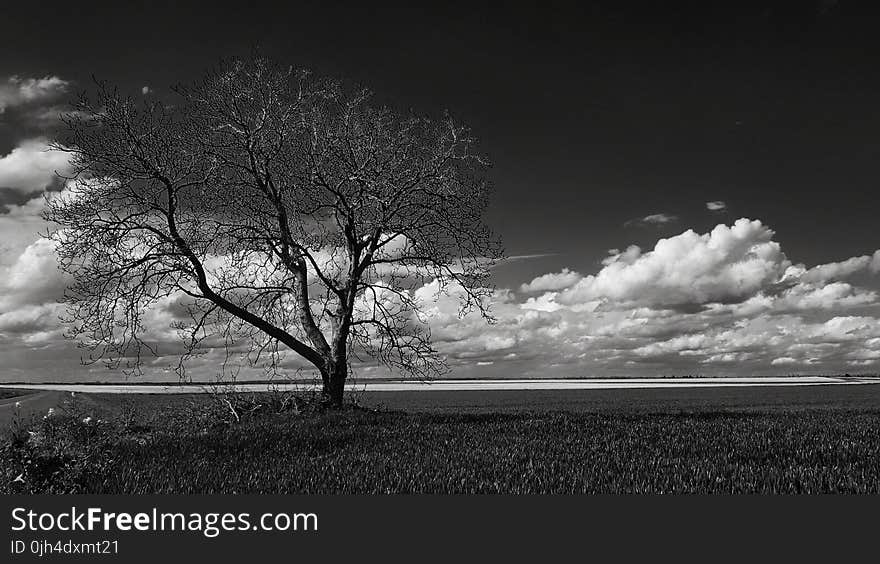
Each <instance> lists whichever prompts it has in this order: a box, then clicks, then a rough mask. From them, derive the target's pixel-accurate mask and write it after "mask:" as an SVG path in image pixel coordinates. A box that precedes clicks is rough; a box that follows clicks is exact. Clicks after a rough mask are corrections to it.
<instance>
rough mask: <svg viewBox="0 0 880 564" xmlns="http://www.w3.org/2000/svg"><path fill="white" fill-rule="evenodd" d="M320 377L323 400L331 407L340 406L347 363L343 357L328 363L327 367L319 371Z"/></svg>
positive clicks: (343, 392) (346, 373)
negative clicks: (322, 387)
mask: <svg viewBox="0 0 880 564" xmlns="http://www.w3.org/2000/svg"><path fill="white" fill-rule="evenodd" d="M340 360H341V362H340ZM321 378H322V380H323V383H324V389H323V396H324V401H325V402H326V403H327V404H328V405H330V406H331V407H342V399H343V396H344V395H345V380H346V378H348V363H347V362H346V361H345V359H337V360H335V361H333V362H330V363H328V366H327V368H326V369H325V370H322V371H321Z"/></svg>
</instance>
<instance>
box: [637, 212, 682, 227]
mask: <svg viewBox="0 0 880 564" xmlns="http://www.w3.org/2000/svg"><path fill="white" fill-rule="evenodd" d="M677 221H678V216H675V215H672V214H668V213H654V214H651V215H646V216H645V217H640V218H638V219H630V220H629V221H627V222H626V223H624V225H666V224H669V223H675V222H677Z"/></svg>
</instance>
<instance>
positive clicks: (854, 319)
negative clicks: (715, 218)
mask: <svg viewBox="0 0 880 564" xmlns="http://www.w3.org/2000/svg"><path fill="white" fill-rule="evenodd" d="M28 205H30V204H28ZM36 207H38V206H37V204H34V208H35V209H36ZM31 211H34V210H31ZM16 213H19V214H21V217H26V216H27V214H28V213H30V212H27V211H26V209H25V206H17V207H16ZM0 218H2V216H0ZM395 243H399V244H389V246H388V250H387V251H386V252H388V253H390V254H396V253H400V252H402V251H403V250H405V249H406V246H407V245H406V241H404V240H401V241H400V242H395ZM621 248H623V247H621ZM53 261H54V257H53V249H52V248H51V245H50V244H49V243H48V242H47V241H38V242H33V243H32V244H30V245H28V246H26V247H25V248H24V249H22V250H21V252H19V253H17V254H16V255H15V257H14V260H11V261H9V262H8V263H7V266H6V267H3V266H2V265H0V268H2V269H3V270H0V337H2V338H0V346H9V343H12V342H14V343H18V344H19V345H18V346H20V347H37V346H45V345H46V343H50V342H56V341H57V340H58V339H60V337H59V324H58V322H57V314H58V313H59V312H60V309H59V308H60V306H59V305H58V304H57V303H56V300H57V299H58V297H59V296H60V294H61V291H62V289H63V286H64V285H65V283H66V280H65V279H64V277H63V275H62V274H61V273H60V272H58V271H57V268H56V267H55V266H54V263H53ZM319 262H321V263H322V264H323V265H325V266H326V268H327V269H328V271H332V266H333V263H334V260H333V256H332V253H326V256H324V255H321V257H320V260H319ZM877 263H880V251H878V252H877V253H874V254H872V255H865V256H856V257H851V258H847V259H842V260H840V261H837V262H829V263H826V264H822V265H818V266H814V267H812V268H807V267H805V266H804V265H802V264H793V263H792V262H791V261H790V260H789V258H788V257H787V256H786V255H785V253H783V251H782V247H781V244H780V243H779V242H777V241H775V240H774V232H773V231H772V230H771V229H770V228H769V227H768V226H766V225H764V224H763V223H762V222H760V221H757V220H749V219H740V220H738V221H736V222H734V223H733V225H723V224H722V225H718V226H716V227H715V228H714V229H712V230H710V231H708V232H706V233H696V232H694V231H692V230H687V231H684V232H682V233H680V234H678V235H675V236H673V237H669V238H665V239H660V240H659V241H657V242H656V244H655V245H654V246H653V248H651V249H648V250H643V249H642V248H640V247H638V246H634V245H631V246H629V247H626V248H625V249H624V250H619V249H612V250H611V251H609V254H608V256H607V257H606V259H605V260H604V261H602V265H601V266H600V267H599V268H598V269H597V272H594V273H592V274H590V273H581V272H577V271H574V270H571V269H569V268H563V269H562V270H559V271H556V272H550V273H547V274H543V275H541V276H538V277H536V278H534V279H533V280H531V281H525V282H524V283H523V284H521V285H518V286H516V289H517V290H518V292H514V291H511V290H508V289H499V290H496V291H495V292H494V293H493V294H492V296H491V297H490V298H489V300H488V301H489V302H491V304H490V305H491V311H492V314H493V316H494V318H495V322H494V323H492V324H487V323H486V322H485V321H484V320H483V319H482V318H481V317H480V316H479V314H478V313H477V312H475V311H470V312H462V311H461V307H460V306H461V301H460V300H461V298H462V290H461V289H460V288H458V287H456V286H455V285H449V286H447V287H445V289H444V288H442V287H441V286H440V285H439V284H438V283H437V282H436V281H434V282H430V283H427V284H424V285H421V286H419V287H416V288H414V289H413V290H412V291H411V298H412V299H413V300H414V301H416V302H418V303H420V304H421V305H422V306H423V315H422V316H420V317H419V318H418V319H417V320H416V319H413V322H414V323H415V322H418V323H424V324H425V325H426V326H427V328H429V329H430V331H431V334H432V338H433V341H434V345H435V347H436V348H437V350H438V351H439V352H440V353H441V354H442V355H444V356H445V357H446V358H447V360H448V362H449V363H450V365H451V366H452V367H453V369H454V370H456V372H455V374H457V375H461V376H468V375H493V376H494V375H497V376H505V375H510V374H516V375H517V376H521V377H541V376H548V375H553V376H586V375H619V376H628V375H656V374H692V373H704V374H715V375H734V374H744V373H748V374H778V373H789V372H812V373H830V372H843V371H846V370H851V371H868V372H870V371H876V370H878V369H880V298H878V295H877V291H876V290H872V289H870V288H864V287H860V286H859V285H858V281H859V280H863V278H857V277H855V275H856V274H858V273H863V274H864V273H867V272H870V271H871V269H872V268H873V267H874V265H876V264H877ZM225 264H226V263H225V262H224V261H223V260H221V257H218V258H217V264H216V265H215V264H213V263H212V266H213V267H214V268H221V267H223V266H224V265H225ZM371 299H375V300H382V301H383V304H384V305H386V306H388V307H391V306H393V305H394V300H396V299H400V298H399V296H396V295H393V294H392V293H387V294H385V293H382V292H380V293H379V294H377V295H376V296H370V297H365V298H364V299H363V300H362V301H363V303H359V307H361V308H366V309H367V310H369V308H370V307H371V304H370V303H369V300H371ZM184 306H185V304H184V302H183V301H181V299H180V297H179V296H170V297H169V298H167V299H165V300H162V301H161V302H160V303H159V304H157V305H156V306H155V308H154V310H153V311H149V312H146V315H145V318H144V319H145V324H146V325H147V326H148V327H147V330H148V331H147V333H148V334H147V336H148V338H150V339H151V340H153V341H156V342H161V343H163V348H162V350H166V351H167V350H174V348H173V346H171V343H172V342H174V341H175V339H176V334H175V331H174V330H173V328H172V324H173V323H174V322H175V321H178V320H180V319H181V318H183V317H184V314H185V311H184ZM53 340H54V341H53ZM166 345H167V346H166ZM218 350H219V349H218ZM217 354H219V353H218V351H209V352H208V354H206V356H205V357H204V359H202V360H199V361H198V362H199V363H201V364H199V367H200V368H199V370H201V372H200V373H202V374H205V375H211V374H212V372H211V371H212V366H214V367H215V368H216V364H217V363H216V362H214V360H212V361H211V362H214V364H211V362H208V360H206V359H215V360H216V358H215V357H216V355H217ZM212 355H213V356H212ZM203 361H204V362H203ZM285 362H294V361H293V360H291V361H285ZM294 365H295V366H296V367H299V366H300V365H301V363H300V364H295V363H294V364H291V366H294ZM157 366H158V365H157ZM285 366H287V365H286V364H285ZM357 368H360V367H356V372H358V370H357ZM363 368H364V369H365V371H362V372H358V373H359V374H362V375H367V374H369V375H373V374H376V375H388V374H387V373H386V372H384V371H376V370H373V369H370V370H366V367H363Z"/></svg>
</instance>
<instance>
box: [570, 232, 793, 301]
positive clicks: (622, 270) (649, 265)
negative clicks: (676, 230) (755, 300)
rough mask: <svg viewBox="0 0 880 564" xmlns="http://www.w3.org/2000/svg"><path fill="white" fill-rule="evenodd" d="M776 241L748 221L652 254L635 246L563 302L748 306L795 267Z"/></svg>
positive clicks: (661, 244)
mask: <svg viewBox="0 0 880 564" xmlns="http://www.w3.org/2000/svg"><path fill="white" fill-rule="evenodd" d="M772 238H773V231H772V230H771V229H769V228H768V227H766V226H765V225H764V224H762V223H761V222H760V221H757V220H755V221H752V220H749V219H745V218H743V219H740V220H738V221H737V222H736V223H734V225H732V226H729V227H728V226H727V225H723V224H721V225H718V226H717V227H715V228H714V229H713V230H712V231H711V232H710V233H705V234H697V233H696V232H694V231H693V230H690V229H689V230H687V231H685V232H683V233H681V234H680V235H676V236H674V237H670V238H668V239H660V240H659V241H657V244H656V245H655V246H654V249H653V250H651V251H648V252H644V253H643V252H642V251H641V249H640V248H639V247H636V246H631V247H629V248H628V249H627V251H626V252H624V253H619V254H613V255H611V256H610V257H608V258H607V259H606V260H605V261H604V264H605V266H604V268H603V269H602V270H601V271H600V272H599V273H598V274H596V275H590V276H587V277H585V278H583V279H582V280H580V281H579V282H578V283H577V284H575V285H574V286H572V287H571V288H569V289H567V290H565V291H564V292H562V293H561V294H560V296H559V298H558V300H557V301H559V302H561V303H568V304H573V303H582V302H587V301H592V300H596V299H606V300H613V301H617V302H632V303H637V304H650V305H655V306H656V305H676V304H705V303H708V302H737V301H742V300H745V299H747V298H748V297H750V296H753V295H755V294H756V293H757V292H758V291H759V290H761V289H762V288H764V287H765V286H767V285H768V284H769V283H771V282H774V281H777V280H779V279H780V278H781V275H782V274H783V273H784V272H785V270H786V268H788V267H789V266H790V264H791V263H790V262H789V261H788V259H787V258H786V256H785V254H784V253H783V252H782V250H781V248H780V246H779V244H778V243H776V242H774V241H773V240H772Z"/></svg>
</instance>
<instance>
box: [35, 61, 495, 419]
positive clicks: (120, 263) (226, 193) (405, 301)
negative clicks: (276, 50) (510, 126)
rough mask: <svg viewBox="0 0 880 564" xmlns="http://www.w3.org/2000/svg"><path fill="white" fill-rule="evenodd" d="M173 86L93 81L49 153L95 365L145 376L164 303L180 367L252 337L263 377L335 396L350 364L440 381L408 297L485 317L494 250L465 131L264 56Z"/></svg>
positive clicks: (72, 308) (78, 315) (59, 237)
mask: <svg viewBox="0 0 880 564" xmlns="http://www.w3.org/2000/svg"><path fill="white" fill-rule="evenodd" d="M175 92H176V93H177V95H178V96H179V99H177V100H175V101H174V104H168V103H164V102H162V101H158V100H146V101H145V100H140V101H138V100H135V99H133V98H131V97H126V96H124V95H122V94H120V93H119V92H118V91H117V90H115V89H112V88H109V87H108V86H106V85H103V84H99V88H98V93H97V97H96V98H95V99H94V100H92V99H90V98H88V97H85V96H84V97H82V98H81V99H80V101H79V102H78V103H77V104H76V108H75V109H76V111H75V112H73V113H71V114H70V115H69V116H68V118H67V119H66V122H67V125H68V135H67V136H66V138H64V139H62V140H61V141H60V142H59V143H58V144H57V145H56V149H58V150H63V151H67V152H69V153H70V157H71V161H72V163H73V167H74V170H75V173H74V174H73V175H72V177H71V178H70V179H68V182H67V185H68V188H67V190H66V191H65V192H64V193H62V195H61V196H59V197H56V198H53V199H52V200H51V201H50V202H49V204H48V211H47V212H46V219H48V220H49V221H52V222H54V223H56V224H57V225H58V226H59V228H58V229H57V230H55V231H54V232H53V233H51V234H50V236H51V237H52V239H53V240H54V241H55V242H56V244H57V251H58V255H59V260H60V264H61V267H62V269H63V270H65V271H67V272H69V273H71V274H72V275H73V279H74V281H75V282H74V284H73V285H72V287H71V288H70V289H69V291H68V295H67V301H68V304H69V312H70V317H71V322H72V323H71V326H72V331H71V334H72V335H74V336H77V337H79V339H80V341H81V343H82V346H84V347H86V348H87V349H89V358H90V359H91V360H99V359H104V360H109V361H111V362H115V363H119V362H121V361H122V360H125V362H126V363H127V364H128V365H129V366H132V367H137V366H139V365H140V359H141V353H142V351H143V350H144V349H150V348H152V346H151V343H150V340H149V338H146V337H145V336H144V333H145V331H146V326H145V322H144V315H145V312H147V311H149V310H150V308H151V307H155V305H156V304H157V303H159V302H163V301H164V302H166V305H167V302H170V301H172V302H174V304H176V306H177V308H178V310H179V311H180V312H181V315H180V317H181V319H180V320H179V321H178V322H177V324H176V325H175V327H176V328H177V329H178V330H179V332H180V334H181V336H182V338H183V341H182V343H183V345H184V346H183V348H182V349H181V351H179V352H180V354H181V356H180V358H181V362H180V364H179V369H180V370H181V371H183V370H185V360H186V359H187V358H189V357H190V356H191V355H192V354H194V353H195V352H197V351H199V350H205V349H206V347H218V346H226V347H230V348H231V349H235V350H240V349H241V347H242V346H243V345H242V343H247V345H246V351H247V354H246V355H245V356H246V358H247V359H248V360H249V361H250V362H251V363H255V364H261V365H262V366H266V367H268V369H272V370H274V369H276V368H277V366H278V359H279V358H280V356H281V355H282V354H283V353H284V352H285V351H287V350H289V351H293V352H295V353H296V354H298V355H300V356H301V357H302V358H304V359H305V360H306V361H308V362H309V363H311V365H313V366H314V367H315V368H316V369H317V371H318V372H320V374H321V377H322V382H323V390H324V394H325V397H326V399H327V400H328V401H330V402H332V403H333V404H336V405H338V404H340V403H341V402H342V398H343V389H344V384H345V381H346V378H347V376H348V374H349V371H350V366H351V361H352V359H353V358H360V357H361V356H363V355H367V356H371V357H374V358H377V359H378V360H380V361H381V362H383V363H384V364H386V365H388V366H390V367H391V368H393V369H395V370H398V371H401V372H403V373H408V374H410V375H415V376H417V377H428V376H431V375H433V374H436V373H438V372H439V371H441V370H443V369H444V368H445V363H444V362H443V358H442V357H441V356H440V355H439V354H438V353H437V351H436V350H435V349H434V348H433V347H432V344H431V341H430V331H429V328H428V326H427V325H426V323H425V322H424V319H423V318H422V315H421V312H422V309H423V308H424V306H425V304H424V303H423V302H421V301H420V300H419V299H417V296H416V293H415V290H416V289H417V288H420V287H424V286H425V285H426V284H430V285H431V286H430V287H432V288H435V289H436V291H437V292H448V291H449V290H450V289H454V290H455V294H456V295H457V296H459V297H460V298H461V306H462V311H466V310H469V309H475V310H477V311H479V312H480V313H481V314H483V315H484V316H488V313H487V310H486V301H487V300H486V298H487V296H488V294H489V292H490V289H489V287H488V286H487V277H488V272H489V267H490V266H491V265H492V264H493V262H494V261H496V260H497V259H498V258H500V256H501V249H500V246H499V244H498V241H497V240H496V239H495V238H494V237H493V235H492V234H491V232H490V231H489V229H488V228H487V227H486V226H485V224H484V222H483V218H482V216H483V212H484V209H485V206H486V204H487V199H488V192H489V185H488V183H487V181H486V179H485V170H486V167H487V163H486V161H485V160H484V159H483V157H481V156H480V155H479V154H478V153H477V152H476V150H475V140H474V139H473V138H472V137H471V136H470V135H469V133H468V130H467V129H466V128H465V127H463V126H461V125H459V124H457V123H456V122H455V121H454V120H453V119H452V118H451V117H450V116H448V115H447V116H444V117H443V118H442V119H440V120H432V119H429V118H425V117H420V116H415V115H402V114H401V113H398V112H395V111H393V110H391V109H389V108H387V107H375V106H374V105H372V103H371V100H372V98H371V94H370V92H368V91H366V90H354V89H349V88H345V87H343V86H342V85H340V83H338V82H335V81H332V80H327V79H319V78H314V77H312V76H311V75H310V74H309V73H307V72H300V71H294V70H292V69H284V68H279V67H277V66H275V65H273V64H272V63H270V62H268V61H266V60H264V59H260V58H254V59H249V60H233V61H229V62H224V63H221V64H220V65H219V67H218V68H217V69H215V70H213V71H211V72H210V73H208V74H207V75H206V76H205V77H204V78H203V79H202V80H200V81H199V82H197V83H195V84H193V85H191V86H187V87H179V88H176V89H175ZM182 312H185V315H184V314H183V313H182ZM147 332H148V331H147Z"/></svg>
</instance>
